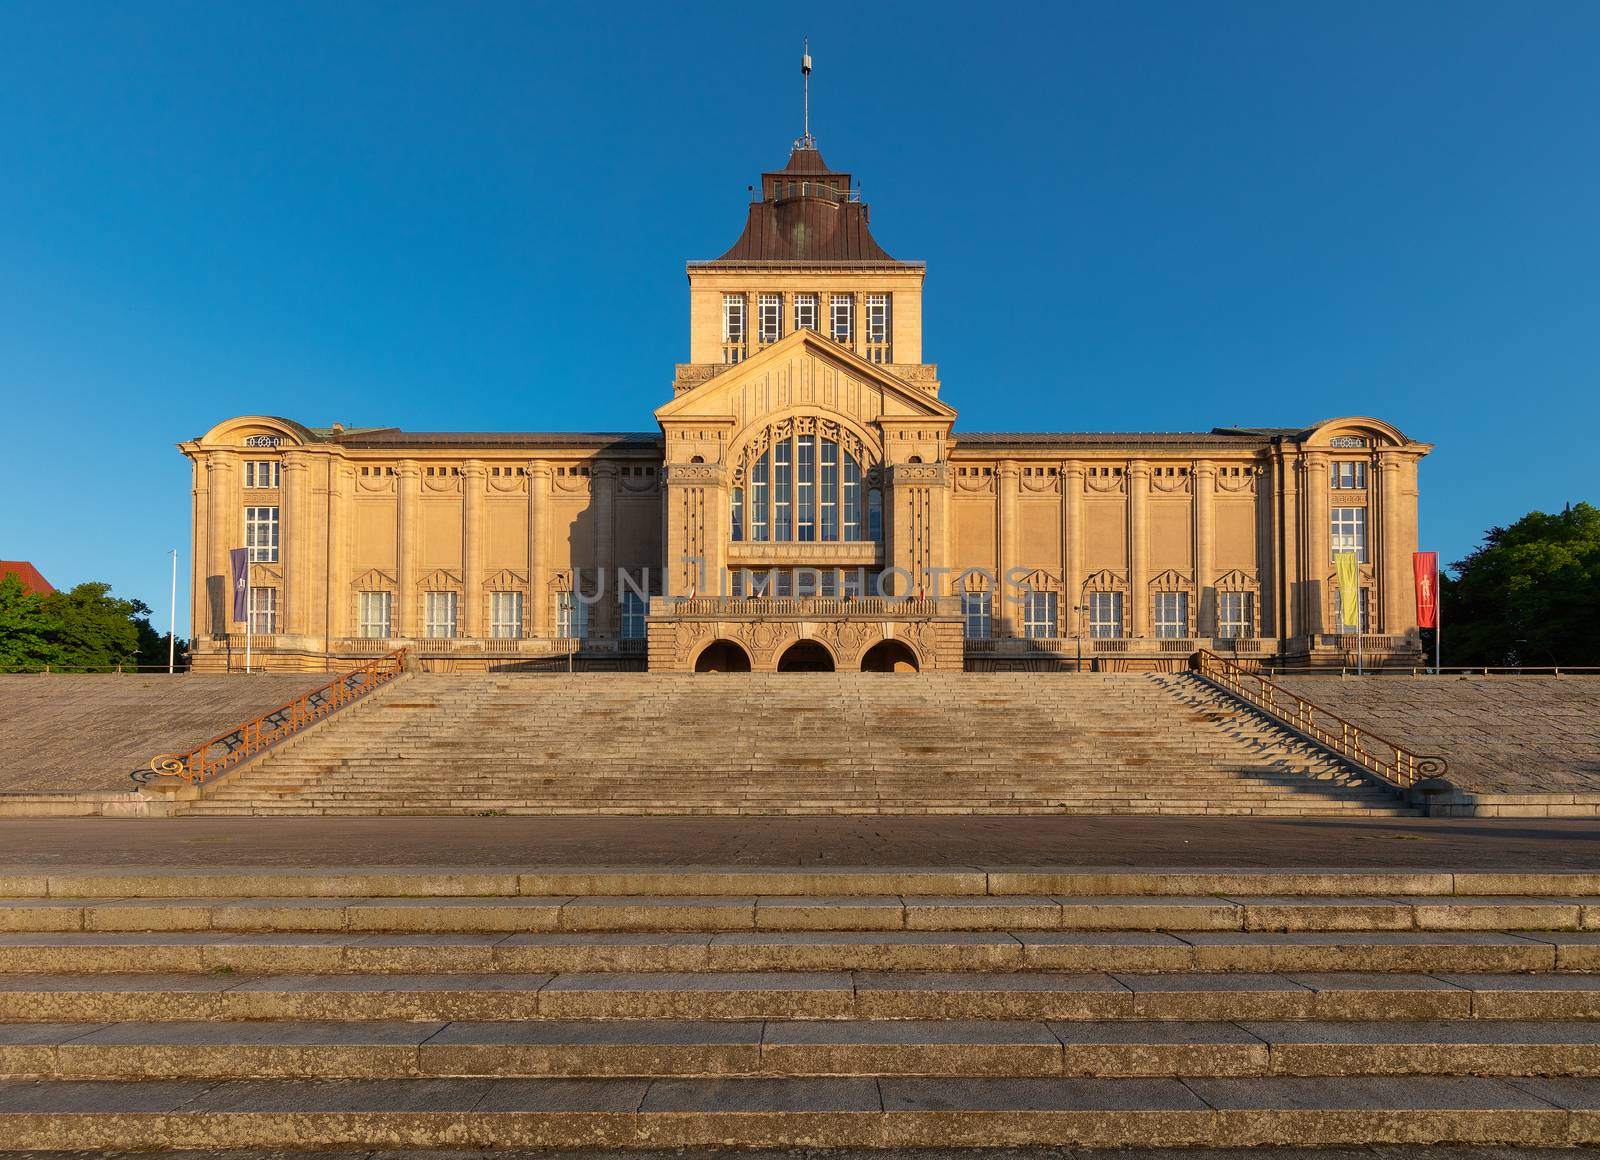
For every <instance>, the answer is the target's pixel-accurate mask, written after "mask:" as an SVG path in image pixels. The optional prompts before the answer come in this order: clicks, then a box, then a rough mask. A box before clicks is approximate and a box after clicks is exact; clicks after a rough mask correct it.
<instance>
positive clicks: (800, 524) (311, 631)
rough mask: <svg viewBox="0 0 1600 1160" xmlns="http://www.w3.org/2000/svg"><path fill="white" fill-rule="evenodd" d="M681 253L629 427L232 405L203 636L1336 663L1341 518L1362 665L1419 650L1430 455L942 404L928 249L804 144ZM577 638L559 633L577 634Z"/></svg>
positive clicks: (275, 646) (202, 475)
mask: <svg viewBox="0 0 1600 1160" xmlns="http://www.w3.org/2000/svg"><path fill="white" fill-rule="evenodd" d="M761 188H762V193H761V195H760V197H759V198H758V199H757V200H756V201H753V202H752V203H751V207H750V220H749V222H748V223H747V225H746V228H745V233H744V235H743V236H741V238H740V240H739V243H738V244H737V245H736V246H735V247H734V248H733V249H731V250H730V251H729V252H728V253H727V254H725V255H724V256H723V257H722V258H719V259H716V260H714V261H709V262H692V263H690V264H689V266H688V269H687V273H688V280H689V299H690V336H689V350H690V359H691V361H690V362H689V363H686V364H681V365H679V366H678V367H677V372H676V376H675V379H674V383H673V393H672V398H671V399H670V400H669V401H667V402H665V403H664V404H663V405H662V406H661V407H660V408H659V409H658V410H657V411H656V412H655V416H654V418H655V421H656V426H657V430H656V431H652V432H648V433H623V434H616V433H587V434H586V433H510V432H507V433H501V432H494V433H439V432H420V433H418V432H405V431H400V430H397V429H393V428H366V429H347V428H342V427H338V426H334V427H331V428H320V429H313V428H309V427H306V426H303V425H301V424H299V423H296V422H293V421H291V420H287V419H282V418H275V417H268V416H245V417H240V418H236V419H230V420H228V421H226V422H223V423H221V424H219V425H217V426H216V427H214V428H212V430H210V431H208V432H207V433H206V434H205V435H204V436H202V437H200V438H198V439H195V440H192V441H189V442H185V443H182V444H180V445H179V446H180V449H181V450H182V451H183V452H184V454H185V455H187V456H188V457H189V458H190V459H191V460H192V461H193V464H194V522H193V527H194V552H193V560H194V569H193V577H192V599H193V624H194V641H193V648H194V658H195V667H196V668H197V669H219V668H229V667H235V668H236V667H241V666H242V665H243V663H244V655H243V654H244V649H245V640H244V635H245V634H244V632H243V629H244V625H243V624H240V623H237V622H235V621H233V619H232V617H231V613H230V601H229V599H228V593H229V567H228V551H229V550H230V549H233V548H238V547H240V546H242V545H245V544H246V543H247V541H249V542H250V543H251V544H252V545H253V548H252V555H253V557H254V562H253V563H252V564H251V565H250V570H251V579H250V585H251V588H252V589H253V591H254V592H255V594H256V595H255V599H256V602H257V609H258V610H257V612H256V615H255V618H254V631H253V632H252V634H251V640H250V648H251V652H252V663H259V664H260V665H261V666H263V667H266V668H269V669H322V668H340V667H345V666H347V665H349V664H350V663H351V662H353V661H357V660H359V659H361V658H363V657H367V656H371V655H373V654H374V653H379V652H384V651H387V650H388V649H390V648H393V647H400V646H402V645H404V646H407V647H409V648H411V649H412V650H413V653H414V654H415V655H416V656H417V657H419V658H420V660H421V662H422V664H423V665H424V666H426V667H428V668H432V669H441V670H448V669H452V668H455V669H483V668H519V667H520V668H534V667H541V666H551V665H565V664H568V663H572V664H582V665H585V666H589V667H593V666H597V665H607V664H609V665H614V666H623V667H637V666H640V665H643V664H646V663H647V664H648V666H649V667H650V668H652V669H659V670H665V671H671V670H695V669H697V668H698V669H706V668H735V669H742V668H746V667H748V668H752V669H755V670H762V669H777V668H817V667H836V668H840V669H845V668H849V669H859V668H862V667H867V668H887V669H905V668H913V667H914V668H919V669H926V670H931V669H946V670H948V669H960V668H962V667H967V668H974V669H995V668H1058V667H1075V666H1078V665H1083V666H1085V667H1087V666H1089V665H1094V666H1096V667H1099V668H1102V669H1105V668H1117V669H1121V668H1151V667H1155V668H1160V667H1171V666H1173V665H1174V664H1176V663H1180V662H1181V660H1182V658H1184V657H1186V656H1187V655H1188V654H1189V653H1191V652H1193V651H1194V650H1195V649H1196V648H1214V649H1217V650H1219V651H1229V652H1233V653H1237V654H1239V655H1241V656H1245V657H1251V658H1259V659H1263V660H1265V659H1273V660H1295V659H1306V660H1309V661H1311V662H1313V663H1316V662H1319V661H1327V662H1331V663H1339V662H1342V661H1343V660H1344V659H1345V658H1346V656H1347V654H1348V653H1349V652H1352V651H1354V649H1355V647H1356V641H1355V638H1354V637H1353V636H1349V635H1336V632H1335V625H1336V622H1337V613H1336V606H1335V590H1336V585H1335V579H1334V577H1335V571H1334V563H1333V548H1334V546H1335V544H1336V542H1339V543H1346V544H1351V545H1358V546H1359V548H1360V550H1361V552H1362V554H1363V555H1364V560H1363V562H1362V564H1361V568H1360V572H1361V584H1362V588H1363V598H1364V601H1365V612H1364V616H1365V623H1366V628H1365V631H1364V632H1363V633H1362V635H1361V638H1360V645H1361V647H1362V648H1363V649H1364V650H1365V651H1366V653H1367V654H1368V655H1369V656H1372V657H1373V658H1375V659H1377V658H1382V657H1393V656H1411V655H1413V654H1414V653H1415V652H1416V651H1417V646H1418V637H1417V630H1416V609H1415V603H1414V596H1413V591H1412V584H1411V553H1412V552H1413V551H1414V550H1415V549H1416V546H1417V465H1418V462H1419V460H1420V459H1421V458H1422V457H1423V456H1424V455H1426V454H1427V453H1428V451H1429V450H1430V448H1429V446H1428V445H1427V444H1423V443H1417V442H1414V441H1412V440H1410V439H1408V438H1407V437H1406V436H1405V435H1403V434H1402V433H1401V432H1400V431H1398V430H1396V429H1395V428H1394V427H1393V426H1391V425H1389V424H1387V423H1385V422H1383V421H1381V420H1379V419H1374V418H1366V417H1347V418H1338V419H1331V420H1325V421H1322V422H1317V423H1312V424H1309V425H1307V426H1305V427H1303V428H1214V429H1212V430H1210V431H1205V432H1177V433H1154V434H1152V433H1141V434H1095V433H1015V434H984V433H968V432H958V431H955V430H954V427H955V424H956V419H957V413H956V411H955V409H954V408H953V407H951V406H950V405H949V403H947V402H946V401H945V400H944V399H942V398H941V383H940V381H939V378H938V370H937V367H936V366H934V365H933V364H929V363H924V362H923V361H922V357H923V355H922V304H921V295H922V281H923V275H924V267H923V265H922V264H921V263H920V262H905V261H898V260H895V259H893V258H890V257H889V256H888V255H887V254H885V253H884V252H883V251H882V250H881V248H879V247H878V246H877V245H876V243H875V242H873V241H872V238H871V235H870V232H869V231H868V229H867V225H866V212H865V206H863V205H861V204H860V203H859V200H858V199H857V198H856V196H855V194H854V191H853V187H852V184H851V181H850V177H849V175H848V174H844V173H839V172H836V171H833V170H830V169H828V168H827V167H826V165H825V164H824V163H823V162H822V160H821V157H820V155H819V154H817V153H816V151H815V149H814V148H810V147H809V146H797V148H796V150H795V151H794V154H793V155H792V156H791V159H790V163H789V166H788V167H786V169H784V170H780V171H776V172H774V173H768V174H766V175H764V176H763V181H762V187H761ZM574 654H575V655H574Z"/></svg>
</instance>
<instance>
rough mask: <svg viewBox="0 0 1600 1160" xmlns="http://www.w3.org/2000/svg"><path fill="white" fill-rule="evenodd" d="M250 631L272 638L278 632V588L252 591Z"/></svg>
mask: <svg viewBox="0 0 1600 1160" xmlns="http://www.w3.org/2000/svg"><path fill="white" fill-rule="evenodd" d="M250 631H251V632H253V633H255V634H256V635H257V636H271V635H272V634H273V633H275V632H277V631H278V590H277V589H276V588H252V589H250Z"/></svg>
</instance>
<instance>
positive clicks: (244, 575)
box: [228, 548, 250, 624]
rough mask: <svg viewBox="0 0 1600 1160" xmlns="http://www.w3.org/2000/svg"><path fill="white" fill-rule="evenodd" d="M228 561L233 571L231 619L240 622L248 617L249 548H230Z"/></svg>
mask: <svg viewBox="0 0 1600 1160" xmlns="http://www.w3.org/2000/svg"><path fill="white" fill-rule="evenodd" d="M228 561H229V563H230V565H231V568H230V571H231V572H232V573H233V619H234V620H236V621H239V622H240V623H241V624H242V623H243V622H244V621H246V620H247V619H249V617H250V549H249V548H233V549H230V550H229V552H228Z"/></svg>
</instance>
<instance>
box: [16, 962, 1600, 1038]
mask: <svg viewBox="0 0 1600 1160" xmlns="http://www.w3.org/2000/svg"><path fill="white" fill-rule="evenodd" d="M279 1019H287V1020H296V1021H317V1022H321V1021H337V1022H341V1023H352V1022H373V1021H377V1022H382V1021H406V1020H435V1021H440V1022H450V1021H455V1020H473V1021H503V1020H551V1019H555V1020H572V1019H588V1020H637V1019H654V1020H694V1021H704V1020H803V1019H830V1020H832V1019H857V1020H903V1019H910V1020H994V1019H999V1020H1028V1021H1040V1020H1066V1021H1084V1020H1088V1021H1106V1020H1147V1021H1148V1020H1160V1021H1179V1022H1210V1021H1219V1020H1223V1021H1234V1022H1237V1021H1241V1020H1243V1021H1273V1022H1281V1021H1289V1020H1296V1021H1298V1020H1312V1021H1323V1022H1344V1021H1370V1022H1395V1021H1400V1020H1466V1021H1471V1020H1480V1019H1482V1020H1519V1021H1527V1020H1532V1021H1541V1022H1546V1021H1563V1020H1566V1021H1573V1020H1600V980H1597V979H1596V978H1595V977H1593V976H1588V975H1561V974H1556V975H1537V974H1528V975H1518V974H1466V973H1448V972H1442V973H1441V974H1439V975H1427V974H1401V973H1387V974H1385V973H1363V972H1338V971H1333V972H1330V971H1323V972H1314V971H1289V972H1256V973H1250V972H1233V973H1229V972H1217V973H1199V972H1189V973H1161V974H1136V973H1117V974H1111V973H1107V972H1071V973H1065V972H1063V973H1055V972H1043V971H1040V972H1011V973H994V972H977V971H974V972H964V973H963V972H943V973H935V972H928V971H767V972H762V971H739V972H717V971H654V972H637V973H634V972H620V971H605V972H570V973H550V972H529V973H519V972H515V971H510V970H496V971H493V972H489V973H458V974H398V975H383V974H285V975H253V974H246V973H239V972H234V971H231V970H227V969H223V970H219V971H215V972H213V973H210V974H192V973H184V974H157V973H150V974H126V975H112V974H103V975H84V974H63V975H6V976H0V1023H4V1024H15V1025H19V1026H20V1025H25V1024H51V1023H80V1024H84V1023H94V1024H99V1023H125V1022H151V1023H154V1022H180V1023H188V1022H196V1021H220V1020H279ZM9 1034H19V1033H17V1032H10V1033H9Z"/></svg>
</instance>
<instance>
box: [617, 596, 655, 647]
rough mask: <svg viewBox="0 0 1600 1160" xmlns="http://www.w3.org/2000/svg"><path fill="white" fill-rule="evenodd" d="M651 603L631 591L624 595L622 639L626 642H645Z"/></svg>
mask: <svg viewBox="0 0 1600 1160" xmlns="http://www.w3.org/2000/svg"><path fill="white" fill-rule="evenodd" d="M649 610H650V606H649V602H648V601H646V600H645V598H644V597H643V596H641V595H639V594H638V593H637V592H634V591H632V590H631V589H629V590H625V591H624V592H623V593H622V637H623V639H624V640H643V639H644V635H645V631H644V630H645V615H646V614H647V613H648V612H649Z"/></svg>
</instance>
